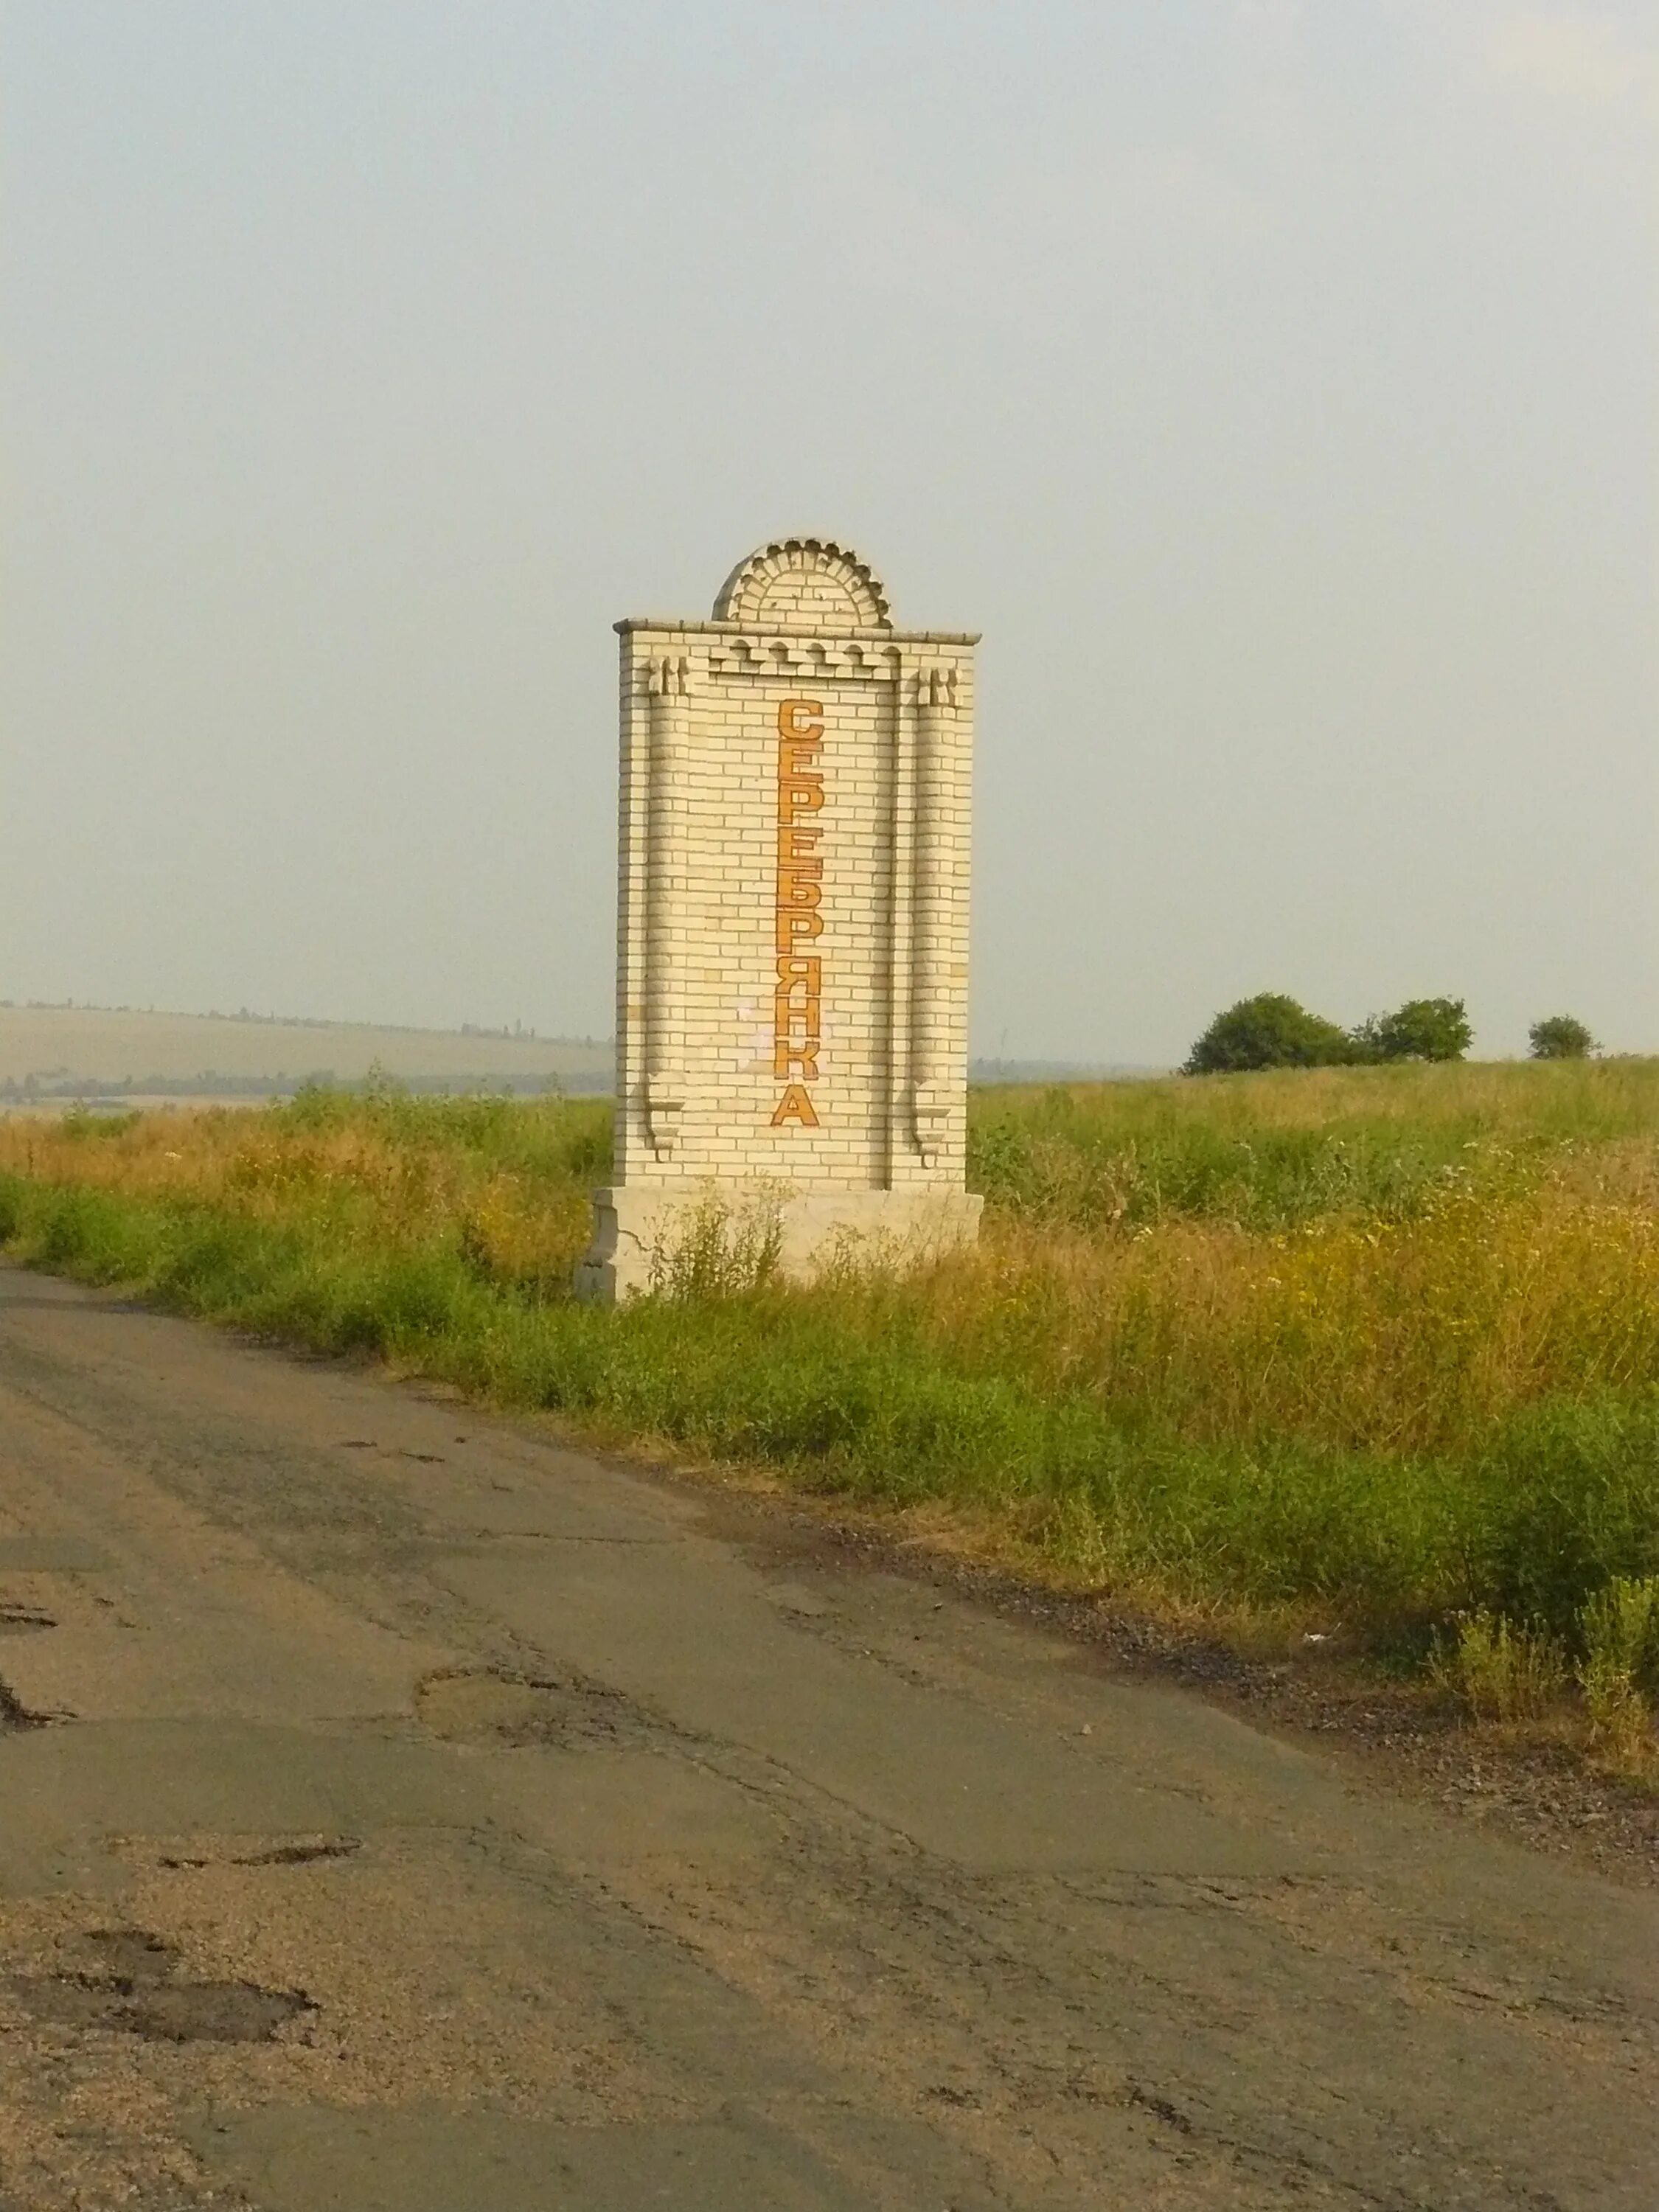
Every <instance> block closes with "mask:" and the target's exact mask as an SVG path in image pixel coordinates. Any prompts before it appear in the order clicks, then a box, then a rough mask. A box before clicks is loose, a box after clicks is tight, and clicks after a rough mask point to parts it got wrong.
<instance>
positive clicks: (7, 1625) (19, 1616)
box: [0, 1598, 58, 1636]
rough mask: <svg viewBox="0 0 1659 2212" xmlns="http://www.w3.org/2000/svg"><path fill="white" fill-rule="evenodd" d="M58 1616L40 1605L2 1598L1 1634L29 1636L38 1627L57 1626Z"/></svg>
mask: <svg viewBox="0 0 1659 2212" xmlns="http://www.w3.org/2000/svg"><path fill="white" fill-rule="evenodd" d="M57 1626H58V1622H57V1620H56V1618H55V1617H54V1616H53V1615H52V1613H42V1612H41V1610H40V1607H39V1606H38V1605H16V1604H14V1603H12V1602H11V1601H9V1600H8V1599H5V1598H0V1636H27V1635H28V1634H30V1633H31V1632H32V1631H33V1630H34V1629H37V1628H56V1627H57Z"/></svg>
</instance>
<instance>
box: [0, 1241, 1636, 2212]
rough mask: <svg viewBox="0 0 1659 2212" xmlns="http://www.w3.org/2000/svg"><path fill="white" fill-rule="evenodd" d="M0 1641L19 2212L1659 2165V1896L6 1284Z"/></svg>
mask: <svg viewBox="0 0 1659 2212" xmlns="http://www.w3.org/2000/svg"><path fill="white" fill-rule="evenodd" d="M0 1681H3V1683H4V1684H5V1686H6V1691H7V1693H8V1694H7V1695H6V1696H5V1698H4V1699H3V1711H0V2208H4V2212H23V2208H27V2212H35V2208H52V2212H59V2208H62V2209H63V2212H69V2208H71V2207H73V2208H75V2209H76V2212H104V2208H106V2207H109V2208H114V2207H117V2206H119V2207H124V2208H129V2212H163V2208H165V2212H185V2208H199V2207H204V2206H210V2205H212V2206H239V2207H246V2206H253V2207H258V2208H259V2212H320V2208H323V2207H331V2208H333V2207H337V2208H340V2212H636V2208H641V2207H650V2206H659V2207H671V2208H673V2212H750V2208H752V2212H878V2208H879V2212H945V2208H954V2212H990V2208H993V2207H995V2208H1018V2212H1049V2208H1053V2212H1062V2208H1063V2209H1064V2212H1084V2208H1087V2212H1102V2209H1103V2208H1117V2207H1122V2208H1126V2212H1130V2209H1131V2208H1132V2212H1197V2208H1205V2212H1220V2208H1225V2212H1268V2208H1272V2209H1273V2212H1280V2208H1283V2212H1292V2208H1293V2209H1294V2212H1327V2208H1329V2212H1362V2209H1363V2212H1383V2208H1386V2212H1396V2208H1398V2212H1406V2208H1410V2212H1476V2208H1479V2212H1487V2209H1488V2208H1498V2207H1503V2208H1505V2212H1511V2208H1512V2212H1624V2208H1630V2212H1638V2208H1639V2212H1651V2208H1652V2206H1653V2205H1654V2203H1656V2202H1659V2124H1656V2099H1655V2090H1656V2086H1659V2069H1656V2066H1655V2046H1656V2033H1655V2030H1656V2015H1659V1978H1656V1972H1655V1968H1656V1964H1659V1951H1656V1945H1655V1941H1654V1936H1655V1917H1656V1916H1655V1910H1654V1904H1653V1900H1652V1899H1651V1897H1650V1895H1648V1894H1645V1893H1638V1892H1634V1891H1628V1890H1624V1889H1621V1888H1619V1887H1614V1886H1613V1885H1612V1884H1609V1883H1607V1882H1603V1881H1599V1880H1597V1879H1595V1878H1593V1877H1591V1876H1589V1875H1583V1874H1579V1873H1577V1872H1575V1871H1572V1870H1571V1869H1567V1868H1565V1867H1564V1866H1562V1865H1561V1864H1559V1863H1553V1862H1550V1861H1547V1860H1545V1859H1542V1858H1540V1857H1532V1856H1530V1855H1528V1854H1527V1853H1526V1852H1525V1851H1523V1850H1521V1849H1520V1848H1518V1847H1516V1846H1515V1845H1512V1844H1506V1843H1504V1842H1503V1841H1501V1840H1498V1839H1497V1838H1492V1837H1489V1836H1486V1835H1485V1834H1483V1833H1481V1832H1480V1831H1479V1830H1478V1829H1473V1828H1470V1827H1468V1826H1463V1825H1461V1824H1458V1823H1456V1822H1455V1821H1453V1820H1449V1819H1448V1818H1445V1817H1443V1816H1441V1815H1439V1814H1435V1813H1432V1812H1431V1811H1429V1810H1427V1809H1425V1808H1421V1807H1417V1806H1412V1805H1405V1804H1401V1803H1396V1802H1391V1801H1390V1800H1389V1798H1388V1797H1387V1796H1382V1795H1377V1794H1373V1793H1370V1792H1368V1791H1366V1790H1362V1789H1361V1788H1360V1787H1359V1786H1358V1785H1357V1784H1354V1782H1353V1781H1352V1779H1351V1778H1345V1776H1344V1774H1343V1773H1342V1772H1341V1771H1339V1770H1338V1769H1336V1768H1335V1767H1334V1766H1328V1765H1326V1764H1324V1763H1322V1761H1321V1759H1318V1758H1317V1757H1316V1756H1313V1755H1311V1754H1310V1753H1307V1752H1304V1750H1302V1749H1299V1748H1297V1747H1292V1746H1290V1745H1287V1744H1285V1743H1284V1742H1282V1741H1277V1740H1275V1739H1274V1738H1273V1737H1271V1736H1269V1735H1262V1734H1258V1733H1256V1732H1255V1731H1254V1730H1252V1729H1249V1728H1248V1727H1246V1726H1245V1725H1243V1723H1240V1722H1239V1721H1238V1720H1237V1719H1235V1718H1234V1717H1231V1716H1230V1715H1228V1714H1225V1713H1223V1712H1220V1711H1216V1710H1214V1709H1212V1708H1211V1707H1209V1706H1206V1705H1204V1704H1203V1703H1202V1702H1200V1701H1198V1700H1196V1699H1191V1698H1189V1697H1188V1696H1186V1695H1185V1694H1183V1693H1182V1692H1176V1691H1173V1690H1169V1689H1164V1688H1159V1687H1156V1686H1147V1685H1146V1684H1145V1683H1139V1682H1132V1681H1127V1680H1115V1679H1114V1678H1113V1677H1112V1676H1111V1674H1109V1672H1107V1671H1105V1670H1104V1669H1103V1666H1102V1664H1101V1662H1099V1661H1098V1660H1097V1659H1096V1658H1093V1657H1091V1656H1090V1655H1089V1654H1087V1653H1086V1652H1084V1651H1082V1650H1079V1649H1078V1648H1077V1647H1075V1646H1073V1645H1072V1644H1068V1643H1066V1642H1065V1641H1062V1640H1060V1638H1057V1637H1055V1636H1053V1635H1050V1634H1047V1633H1044V1632H1041V1631H1038V1630H1036V1629H1030V1628H1025V1627H1022V1626H1018V1625H1017V1624H1012V1623H1010V1622H1007V1621H1005V1620H1000V1619H997V1618H995V1617H994V1616H993V1615H991V1614H989V1613H987V1612H985V1611H984V1610H982V1609H980V1608H977V1607H975V1606H974V1605H973V1604H972V1603H971V1602H969V1601H968V1600H967V1599H965V1598H962V1597H959V1596H956V1595H951V1594H950V1593H949V1592H948V1590H945V1589H937V1588H934V1587H933V1586H932V1585H931V1584H930V1583H927V1581H925V1580H915V1581H911V1580H907V1579H904V1578H902V1577H896V1576H890V1575H887V1574H881V1573H871V1572H859V1571H848V1570H846V1569H843V1568H841V1567H839V1566H837V1565H835V1564H834V1561H833V1559H832V1558H831V1557H830V1556H829V1554H827V1553H826V1552H825V1550H824V1548H823V1547H822V1546H820V1545H816V1544H814V1543H813V1542H812V1541H810V1539H809V1537H808V1536H807V1535H806V1534H804V1533H802V1532H800V1531H799V1529H798V1528H793V1524H792V1523H791V1522H790V1521H789V1519H788V1516H784V1515H780V1514H778V1513H775V1512H772V1511H769V1510H767V1509H766V1508H765V1507H764V1506H763V1505H758V1504H757V1505H755V1506H754V1507H752V1508H751V1507H749V1506H746V1505H744V1504H741V1503H733V1502H732V1500H731V1499H729V1498H724V1499H722V1498H720V1497H718V1496H714V1495H711V1494H709V1493H705V1492H698V1491H696V1490H694V1489H691V1488H690V1487H686V1486H674V1485H672V1484H669V1483H665V1482H659V1481H656V1480H653V1479H651V1478H649V1477H648V1476H646V1475H642V1474H638V1473H635V1472H632V1471H629V1470H628V1469H625V1468H617V1467H615V1466H611V1465H606V1464H604V1463H602V1462H599V1461H597V1460H595V1459H592V1458H590V1457H586V1456H584V1455H579V1454H576V1453H574V1452H571V1451H568V1450H565V1449H561V1448H559V1447H558V1446H557V1445H556V1444H555V1443H550V1442H549V1441H548V1440H546V1438H545V1437H543V1436H541V1435H539V1434H538V1433H536V1432H534V1431H532V1430H530V1429H528V1428H526V1427H517V1426H514V1425H511V1424H509V1423H507V1422H504V1421H497V1420H494V1419H486V1418H484V1417H483V1416H481V1415H479V1414H478V1413H475V1412H474V1411H472V1410H471V1409H470V1408H461V1407H457V1406H456V1405H454V1404H453V1403H446V1402H444V1401H442V1400H441V1399H435V1398H433V1397H428V1396H423V1395H421V1394H419V1393H418V1392H416V1391H414V1390H411V1389H404V1388H400V1387H398V1386H395V1385H393V1384H391V1383H386V1382H384V1381H382V1380H380V1379H378V1378H376V1377H374V1376H365V1375H363V1374H361V1373H358V1372H356V1371H350V1370H346V1369H343V1368H342V1367H340V1366H337V1365H332V1364H322V1363H309V1362H306V1361H303V1360H299V1359H295V1358H289V1357H285V1356H283V1355H282V1354H279V1353H276V1352H266V1351H261V1350H258V1349H252V1348H248V1347H246V1346H240V1345H237V1344H234V1343H232V1342H229V1341H228V1340H224V1339H222V1338H220V1337H218V1336H216V1335H214V1334H211V1333H210V1332H208V1331H205V1330H203V1329H198V1328H193V1327H192V1326H191V1325H190V1324H188V1323H185V1322H175V1321H171V1320H167V1319H164V1318H161V1317H158V1316H152V1315H148V1314H144V1313H142V1312H137V1311H134V1310H131V1309H130V1308H127V1307H125V1306H123V1305H121V1304H118V1303H117V1302H115V1301H112V1300H111V1299H109V1298H106V1297H95V1296H92V1295H89V1294H88V1293H86V1292H84V1291H79V1290H76V1289H74V1288H72V1287H70V1286H68V1285H63V1284H59V1283H56V1282H53V1281H51V1280H49V1279H43V1278H40V1277H35V1276H26V1275H21V1274H19V1273H15V1272H12V1271H7V1270H0ZM31 1717H47V1718H46V1719H44V1720H42V1719H31ZM8 1723H9V1724H8Z"/></svg>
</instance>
